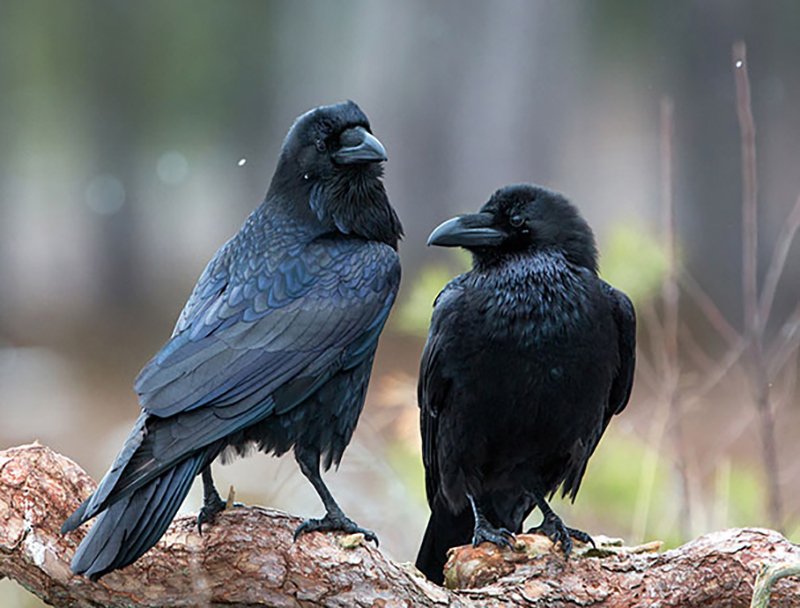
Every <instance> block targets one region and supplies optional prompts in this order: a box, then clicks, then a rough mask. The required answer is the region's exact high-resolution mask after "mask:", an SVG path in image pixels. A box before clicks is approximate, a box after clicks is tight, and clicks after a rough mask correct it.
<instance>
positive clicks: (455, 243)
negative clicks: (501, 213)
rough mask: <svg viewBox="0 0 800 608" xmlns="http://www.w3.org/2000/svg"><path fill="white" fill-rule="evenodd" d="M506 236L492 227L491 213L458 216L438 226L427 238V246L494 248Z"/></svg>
mask: <svg viewBox="0 0 800 608" xmlns="http://www.w3.org/2000/svg"><path fill="white" fill-rule="evenodd" d="M507 236H508V235H507V234H506V233H505V232H503V231H502V230H500V229H499V228H497V227H496V226H495V225H494V216H493V215H492V214H491V213H471V214H469V215H459V216H458V217H454V218H453V219H451V220H447V221H446V222H444V223H443V224H439V225H438V226H437V227H436V229H435V230H434V231H433V232H431V235H430V236H429V237H428V245H438V246H439V247H466V248H468V249H469V248H471V247H494V246H496V245H499V244H500V243H502V242H503V241H504V240H505V239H506V237H507Z"/></svg>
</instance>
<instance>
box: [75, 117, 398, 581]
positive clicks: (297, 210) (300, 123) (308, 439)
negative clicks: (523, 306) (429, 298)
mask: <svg viewBox="0 0 800 608" xmlns="http://www.w3.org/2000/svg"><path fill="white" fill-rule="evenodd" d="M385 160H386V152H385V150H384V148H383V146H382V145H381V143H380V142H379V141H378V140H377V139H376V138H375V137H374V136H373V135H372V133H371V130H370V125H369V121H368V120H367V117H366V116H365V115H364V113H363V112H362V111H361V109H360V108H359V107H358V106H357V105H356V104H355V103H353V102H351V101H349V102H346V103H341V104H337V105H331V106H323V107H319V108H316V109H314V110H311V111H309V112H307V113H306V114H303V115H302V116H300V117H299V118H298V119H297V120H296V121H295V123H294V125H293V126H292V128H291V129H290V130H289V133H288V135H287V136H286V139H285V140H284V142H283V146H282V149H281V153H280V158H279V160H278V164H277V167H276V169H275V174H274V175H273V178H272V182H271V184H270V187H269V190H268V192H267V194H266V197H265V198H264V201H263V202H262V203H261V205H260V206H259V207H258V208H256V210H255V211H253V213H252V214H251V215H250V217H249V218H248V219H247V221H245V223H244V225H243V226H242V228H241V229H240V230H239V232H238V233H237V234H236V235H235V236H234V237H233V238H231V239H230V240H229V241H228V242H227V243H225V244H224V245H223V246H222V248H221V249H220V250H219V251H218V252H217V253H216V255H215V256H214V258H213V259H212V260H211V261H210V262H209V264H208V266H206V269H205V270H204V271H203V273H202V275H201V276H200V279H199V280H198V282H197V285H196V286H195V288H194V291H193V292H192V294H191V296H190V297H189V300H188V302H187V303H186V305H185V307H184V308H183V311H182V312H181V313H180V317H179V318H178V321H177V325H176V326H175V330H174V332H173V334H172V337H171V338H170V339H169V341H168V342H167V343H166V344H165V345H164V346H163V348H162V349H161V350H160V351H159V352H158V353H157V354H156V355H155V357H153V359H152V360H151V361H150V362H149V363H148V364H147V365H146V366H145V367H144V369H143V370H142V371H141V373H140V374H139V377H138V378H137V380H136V383H135V389H136V392H137V393H138V395H139V401H140V403H141V407H142V412H141V414H140V415H139V418H138V419H137V421H136V424H135V426H134V427H133V430H132V431H131V433H130V435H129V436H128V439H127V441H126V442H125V444H124V445H123V446H122V450H121V451H120V453H119V455H118V456H117V458H116V460H115V461H114V463H113V464H112V465H111V468H110V469H109V471H108V472H107V473H106V475H105V477H104V478H103V480H102V481H101V482H100V485H99V486H98V487H97V490H95V492H94V494H92V495H91V496H90V497H89V498H88V499H87V500H85V501H84V502H83V504H81V505H80V507H79V508H78V509H77V510H76V511H75V513H73V514H72V515H71V516H70V517H69V519H67V521H66V522H65V523H64V525H63V527H62V531H63V532H67V531H69V530H73V529H74V528H76V527H77V526H79V525H81V524H82V523H83V522H85V521H87V520H88V519H91V518H92V517H95V516H96V515H99V517H98V519H97V521H96V523H95V524H94V526H93V527H92V529H91V530H90V531H89V533H88V534H87V536H86V537H85V538H84V539H83V542H82V543H81V544H80V546H79V547H78V550H77V552H76V553H75V556H74V558H73V560H72V569H73V571H74V572H75V573H82V574H85V575H86V576H88V577H89V578H92V579H97V578H99V577H100V576H102V575H104V574H106V573H107V572H110V571H112V570H114V569H117V568H122V567H123V566H126V565H127V564H130V563H132V562H133V561H135V560H136V559H137V558H139V556H141V555H142V554H143V553H145V552H146V551H147V550H148V549H149V548H150V547H152V546H153V545H154V544H155V543H156V542H157V541H158V539H159V538H161V536H162V535H163V534H164V532H165V531H166V529H167V526H168V525H169V523H170V521H171V520H172V518H173V517H174V515H175V513H176V511H177V510H178V507H179V506H180V504H181V503H182V502H183V499H184V497H185V496H186V494H187V493H188V491H189V488H190V486H191V485H192V481H193V479H194V478H195V476H196V475H197V474H201V475H202V479H203V495H204V499H203V507H202V509H201V511H200V513H199V515H198V519H197V522H198V526H199V527H201V531H202V525H203V523H205V522H210V521H212V520H213V519H214V516H215V515H216V514H217V513H218V512H219V511H221V510H222V509H224V508H225V503H224V502H223V501H222V499H221V498H220V496H219V494H218V492H217V490H216V489H215V488H214V483H213V480H212V478H211V468H210V466H211V463H212V461H213V460H214V459H215V458H216V457H217V456H218V455H220V454H221V453H222V452H223V451H226V450H227V451H228V452H230V451H233V452H236V453H241V454H243V453H244V452H245V451H246V449H247V448H248V446H250V445H255V446H257V447H258V448H259V449H261V450H262V451H264V452H272V453H274V454H276V455H280V454H283V453H285V452H287V451H289V450H294V456H295V458H296V459H297V462H298V464H299V465H300V469H301V471H302V472H303V474H304V475H305V476H306V477H307V478H308V480H309V481H310V482H311V483H312V485H313V486H314V489H315V490H316V491H317V493H318V494H319V496H320V498H321V499H322V502H323V503H324V505H325V509H326V515H325V517H323V518H322V519H309V520H306V521H305V522H304V523H303V524H301V525H300V526H299V527H298V528H297V530H296V531H295V538H296V537H297V536H298V535H299V534H301V533H303V532H308V531H313V530H323V531H329V530H343V531H347V532H362V533H364V534H365V536H366V537H368V538H369V539H371V540H376V538H375V535H374V534H373V533H372V532H370V531H368V530H364V529H362V528H360V527H358V526H357V525H356V524H355V523H354V522H353V521H351V520H350V519H348V518H347V517H346V516H345V514H344V513H343V512H342V510H341V509H340V507H339V505H338V504H337V503H336V501H335V500H334V498H333V496H332V495H331V493H330V492H329V491H328V488H327V487H326V485H325V483H324V482H323V480H322V477H321V476H320V460H322V464H323V466H324V467H325V468H326V469H328V468H329V467H330V465H331V464H332V463H336V464H338V463H339V461H340V459H341V458H342V453H343V452H344V449H345V448H346V447H347V444H348V443H349V442H350V438H351V436H352V434H353V430H354V429H355V426H356V422H357V421H358V417H359V414H360V413H361V409H362V407H363V405H364V397H365V394H366V390H367V384H368V382H369V377H370V372H371V369H372V360H373V357H374V355H375V349H376V346H377V343H378V336H379V335H380V333H381V330H382V329H383V325H384V323H385V321H386V317H387V316H388V314H389V310H390V309H391V307H392V304H393V303H394V299H395V295H396V293H397V288H398V284H399V282H400V263H399V258H398V255H397V251H396V250H397V244H398V240H399V239H400V237H401V236H402V227H401V225H400V221H399V220H398V218H397V215H396V214H395V212H394V210H393V209H392V207H391V206H390V204H389V200H388V198H387V196H386V191H385V190H384V186H383V183H382V181H381V177H382V174H383V170H382V165H381V163H382V162H383V161H385Z"/></svg>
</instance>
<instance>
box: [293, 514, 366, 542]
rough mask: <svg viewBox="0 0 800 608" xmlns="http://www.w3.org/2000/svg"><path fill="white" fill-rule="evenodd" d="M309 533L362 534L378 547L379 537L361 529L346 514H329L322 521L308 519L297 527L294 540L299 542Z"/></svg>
mask: <svg viewBox="0 0 800 608" xmlns="http://www.w3.org/2000/svg"><path fill="white" fill-rule="evenodd" d="M307 532H347V533H348V534H355V533H361V534H363V535H364V538H366V539H367V540H371V541H373V542H374V543H375V546H376V547H377V546H378V537H377V536H376V535H375V533H374V532H373V531H372V530H367V529H366V528H362V527H360V526H359V525H358V524H356V523H355V522H354V521H353V520H352V519H350V518H349V517H347V516H346V515H345V514H344V513H334V514H331V513H327V514H326V515H325V517H323V518H322V519H307V520H305V521H304V522H303V523H302V524H300V525H299V526H297V528H295V531H294V539H295V540H297V539H298V538H300V536H301V535H302V534H306V533H307Z"/></svg>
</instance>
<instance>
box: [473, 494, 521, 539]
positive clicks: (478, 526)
mask: <svg viewBox="0 0 800 608" xmlns="http://www.w3.org/2000/svg"><path fill="white" fill-rule="evenodd" d="M467 499H468V500H469V504H470V505H471V506H472V515H473V516H474V517H475V530H474V532H473V533H472V546H473V547H477V546H478V545H480V544H481V543H484V542H488V543H493V544H495V545H497V546H498V547H501V548H502V547H511V541H512V540H514V534H513V533H512V532H511V531H509V530H506V529H505V528H495V527H494V526H493V525H492V524H491V523H489V520H488V519H486V516H485V515H484V514H483V509H482V508H481V504H480V500H478V499H476V498H475V497H474V496H472V494H467Z"/></svg>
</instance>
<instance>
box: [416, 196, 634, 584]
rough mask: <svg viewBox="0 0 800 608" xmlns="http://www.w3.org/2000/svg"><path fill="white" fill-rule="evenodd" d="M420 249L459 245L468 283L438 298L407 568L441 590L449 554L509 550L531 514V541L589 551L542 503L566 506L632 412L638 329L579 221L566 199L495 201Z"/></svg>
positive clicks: (425, 368)
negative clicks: (420, 499)
mask: <svg viewBox="0 0 800 608" xmlns="http://www.w3.org/2000/svg"><path fill="white" fill-rule="evenodd" d="M428 244H430V245H439V246H443V247H464V248H466V249H468V250H469V251H470V252H471V253H472V256H473V267H472V270H470V271H469V272H467V273H465V274H463V275H461V276H458V277H456V278H455V279H453V280H452V281H451V282H450V283H449V284H448V285H447V286H446V287H445V288H444V289H443V290H442V292H441V293H440V294H439V296H438V297H437V299H436V303H435V305H434V311H433V319H432V321H431V327H430V333H429V335H428V341H427V344H426V345H425V350H424V353H423V355H422V362H421V369H420V378H419V387H418V389H419V390H418V397H419V406H420V417H421V430H422V444H423V460H424V464H425V473H426V490H427V495H428V503H429V505H430V508H431V516H430V521H429V522H428V527H427V530H426V531H425V536H424V538H423V540H422V546H421V547H420V551H419V555H418V557H417V567H418V568H419V569H420V570H421V571H422V572H424V573H425V574H426V576H428V577H429V578H430V579H431V580H434V581H437V582H440V583H441V581H442V568H443V566H444V563H445V559H446V552H447V549H448V548H450V547H453V546H456V545H463V544H466V543H468V542H469V541H470V540H472V543H473V544H474V545H477V544H479V543H481V542H483V541H489V542H493V543H495V544H498V545H508V544H509V540H510V539H511V538H512V536H513V534H514V533H519V532H521V531H522V524H523V521H524V520H525V518H526V517H527V516H528V514H529V513H530V512H531V511H532V509H533V508H534V507H538V508H539V510H540V511H541V513H542V515H543V521H542V524H541V525H540V526H539V527H538V528H536V529H534V531H539V532H543V533H544V534H547V536H549V537H550V538H551V539H552V540H553V541H554V542H560V543H561V547H562V549H563V551H564V552H565V553H566V554H567V555H568V554H569V552H570V551H571V549H572V539H573V538H575V539H579V540H582V541H585V542H587V541H588V542H590V541H591V539H590V537H589V536H588V535H587V534H586V533H584V532H581V531H580V530H575V529H572V528H567V527H566V526H565V525H564V523H563V522H562V521H561V519H560V518H559V517H558V516H557V515H556V514H555V513H554V512H553V511H552V510H551V509H550V507H549V506H548V504H547V502H546V499H547V498H549V497H551V496H552V495H553V494H554V493H555V492H556V490H557V489H558V488H559V487H561V489H562V494H563V495H565V496H567V495H568V496H569V497H570V498H572V499H573V500H574V498H575V495H576V494H577V492H578V488H579V486H580V483H581V478H582V477H583V474H584V471H585V470H586V463H587V462H588V460H589V457H590V456H591V455H592V452H594V450H595V448H596V447H597V443H598V442H599V441H600V437H601V436H602V434H603V432H604V431H605V429H606V426H607V425H608V423H609V420H610V419H611V417H612V416H613V415H614V414H618V413H619V412H621V411H622V410H623V409H624V407H625V405H626V404H627V402H628V397H629V395H630V391H631V383H632V380H633V369H634V357H635V340H636V336H635V334H636V321H635V316H634V310H633V305H632V304H631V301H630V300H629V299H628V298H627V296H625V294H623V293H622V292H620V291H618V290H616V289H614V288H613V287H611V286H610V285H609V284H608V283H605V282H604V281H603V280H601V279H600V278H599V277H598V276H597V251H596V248H595V242H594V236H593V235H592V231H591V229H590V228H589V226H588V224H587V223H586V222H585V221H584V219H583V218H582V217H581V216H580V215H579V213H578V211H577V209H576V208H575V207H573V206H572V205H571V204H570V203H569V202H568V201H567V200H566V199H565V198H564V197H563V196H562V195H560V194H557V193H555V192H551V191H549V190H546V189H544V188H541V187H538V186H529V185H518V186H508V187H506V188H502V189H501V190H498V191H497V192H496V193H495V194H494V195H493V196H492V198H491V199H490V200H489V202H488V203H486V204H485V205H484V206H483V208H482V209H481V211H480V213H475V214H471V215H462V216H460V217H456V218H454V219H451V220H449V221H447V222H445V223H443V224H442V225H440V226H439V227H438V228H436V230H434V231H433V233H432V234H431V235H430V238H429V240H428Z"/></svg>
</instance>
